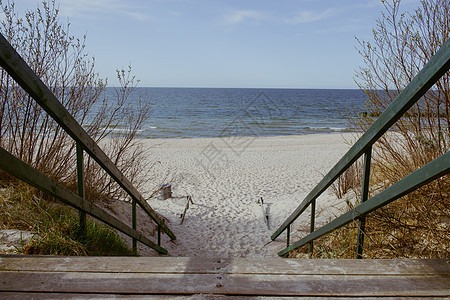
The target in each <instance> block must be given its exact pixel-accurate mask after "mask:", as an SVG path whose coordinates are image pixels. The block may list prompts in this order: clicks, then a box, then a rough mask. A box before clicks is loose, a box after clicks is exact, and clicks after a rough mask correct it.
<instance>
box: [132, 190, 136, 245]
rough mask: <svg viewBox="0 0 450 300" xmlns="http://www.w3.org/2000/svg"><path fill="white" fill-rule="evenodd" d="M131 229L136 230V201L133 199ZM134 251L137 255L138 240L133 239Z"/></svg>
mask: <svg viewBox="0 0 450 300" xmlns="http://www.w3.org/2000/svg"><path fill="white" fill-rule="evenodd" d="M131 228H133V229H134V230H136V199H135V198H134V197H131ZM133 251H134V252H135V253H137V240H136V239H135V238H133Z"/></svg>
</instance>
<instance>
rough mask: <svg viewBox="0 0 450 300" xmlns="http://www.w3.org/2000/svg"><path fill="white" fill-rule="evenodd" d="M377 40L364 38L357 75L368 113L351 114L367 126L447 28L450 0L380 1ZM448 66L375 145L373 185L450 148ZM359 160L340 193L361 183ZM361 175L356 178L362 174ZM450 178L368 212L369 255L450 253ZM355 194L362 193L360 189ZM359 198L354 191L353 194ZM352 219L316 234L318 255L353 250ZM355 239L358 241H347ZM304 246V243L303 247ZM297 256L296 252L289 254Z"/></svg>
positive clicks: (356, 123) (385, 183) (381, 185)
mask: <svg viewBox="0 0 450 300" xmlns="http://www.w3.org/2000/svg"><path fill="white" fill-rule="evenodd" d="M382 2H383V5H384V11H383V13H382V16H381V18H379V19H378V20H377V22H376V26H375V28H374V30H373V40H372V41H363V40H358V42H359V52H360V54H361V55H362V57H363V59H364V64H365V66H364V67H362V68H360V70H359V72H358V74H357V76H356V81H357V83H358V85H359V87H360V88H361V89H362V90H363V91H364V92H365V93H366V96H367V97H366V111H367V112H366V113H365V114H362V115H359V116H357V117H356V118H353V119H351V120H350V121H351V122H352V127H353V128H355V129H357V130H358V131H359V132H365V131H366V130H367V129H368V128H369V127H370V126H371V125H372V123H373V121H374V118H375V117H378V116H379V115H380V114H381V113H382V112H383V111H384V110H385V109H386V108H387V107H388V105H389V104H390V103H391V102H392V101H393V100H394V99H395V98H396V97H397V95H398V94H399V93H400V92H401V91H402V90H403V89H404V88H405V87H406V86H407V85H408V84H409V82H410V81H411V80H412V79H413V78H414V77H415V76H416V75H417V73H418V72H419V71H420V70H421V69H422V68H423V66H425V64H426V63H427V62H428V61H429V60H430V58H431V57H432V56H433V55H434V54H435V53H436V52H437V50H438V49H439V48H440V46H441V45H442V44H443V43H444V42H445V41H446V40H448V38H449V36H450V2H449V1H447V0H423V1H421V2H420V6H419V7H418V8H417V9H416V10H414V11H412V12H409V13H408V12H405V13H401V7H400V4H401V1H400V0H387V1H382ZM449 80H450V72H447V73H446V74H445V75H444V76H443V77H442V78H441V79H439V81H438V82H437V83H436V84H435V85H434V86H433V87H432V88H431V89H430V90H429V91H428V92H427V93H426V94H425V95H424V96H423V97H422V98H421V99H420V100H419V101H418V102H417V104H415V105H414V106H413V107H412V108H411V109H410V110H409V111H408V112H407V113H405V115H404V116H403V117H402V118H401V119H400V120H399V121H398V122H396V123H395V124H394V125H393V127H392V128H391V130H390V131H389V132H387V133H386V134H384V135H383V136H382V137H381V138H380V139H379V141H378V142H377V143H376V144H375V145H374V147H373V155H372V170H371V178H370V184H371V193H372V194H374V193H375V192H376V191H381V190H384V189H386V188H388V187H390V186H392V185H393V184H394V183H396V182H398V181H399V180H401V179H402V178H404V177H405V176H407V175H409V174H411V173H412V172H414V171H416V170H417V169H419V168H421V167H423V166H424V165H426V164H427V163H429V162H431V161H432V160H434V159H436V158H438V157H439V156H441V155H443V154H444V153H446V152H448V151H449V142H450V115H449V109H450V84H449ZM357 168H358V167H357V166H354V167H352V168H350V169H349V170H348V171H347V172H345V173H344V174H343V175H342V176H341V177H340V178H339V179H338V180H337V182H336V183H335V184H334V185H333V189H334V193H335V194H336V196H337V197H339V198H342V197H344V195H346V194H348V191H354V190H355V189H356V190H359V189H360V184H361V182H360V181H358V180H356V179H355V178H356V177H355V173H360V172H361V171H360V170H359V171H356V170H357ZM361 177H362V176H361V175H357V178H361ZM449 195H450V180H449V176H448V175H447V176H444V177H442V178H441V179H439V180H435V181H433V182H431V183H429V184H427V185H426V186H424V187H422V188H420V189H418V190H416V191H415V192H413V193H411V194H409V195H407V196H405V197H402V198H401V199H398V200H396V201H394V202H392V203H391V204H389V205H387V206H385V207H384V208H382V209H379V210H377V211H375V212H373V213H371V214H370V215H369V216H368V217H367V220H366V229H365V234H366V238H365V244H364V255H363V256H364V257H369V258H390V257H423V258H429V257H444V258H445V257H448V256H449V254H450V249H449V246H448V245H450V237H449V235H448V230H449V226H450V209H449V208H450V202H449V199H450V197H449ZM355 196H356V198H358V194H357V193H355ZM354 202H355V203H358V202H359V201H357V199H356V200H355V201H354ZM356 224H357V223H355V222H353V223H352V224H349V225H347V226H345V227H343V228H341V229H338V230H336V231H335V232H333V233H331V234H329V235H326V236H324V237H322V238H321V239H319V240H318V241H317V242H316V243H315V245H316V249H318V250H317V251H316V253H315V254H314V257H336V258H337V257H341V258H347V257H354V255H355V249H356V228H357V225H356ZM349 240H353V241H354V242H353V247H349V242H348V241H349ZM303 251H305V250H304V249H303ZM292 255H294V256H295V254H292Z"/></svg>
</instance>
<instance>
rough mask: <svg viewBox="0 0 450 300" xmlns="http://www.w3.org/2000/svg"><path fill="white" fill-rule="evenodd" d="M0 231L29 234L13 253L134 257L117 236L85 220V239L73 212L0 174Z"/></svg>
mask: <svg viewBox="0 0 450 300" xmlns="http://www.w3.org/2000/svg"><path fill="white" fill-rule="evenodd" d="M0 175H1V177H2V179H0V229H18V230H26V231H31V232H32V233H33V234H34V237H33V238H32V239H31V240H30V241H29V242H28V243H26V244H25V245H18V246H17V247H16V253H22V254H40V255H135V254H134V252H133V250H131V249H130V248H129V247H128V246H127V245H126V244H125V242H124V241H123V240H122V239H121V238H120V237H119V236H118V235H117V233H116V232H115V231H114V230H112V229H110V228H109V227H107V226H106V225H103V224H99V223H97V222H94V221H93V220H91V219H89V218H88V222H87V228H86V235H84V234H82V233H81V231H80V227H79V221H78V220H79V219H78V213H77V211H76V210H74V209H72V208H70V207H68V206H65V205H62V204H59V203H58V202H55V201H52V200H51V199H49V198H48V197H45V196H44V195H42V194H41V192H39V191H37V190H35V189H34V188H31V187H30V186H28V185H26V184H23V183H20V182H17V181H15V180H11V179H10V178H9V179H8V178H5V177H7V176H5V175H4V173H2V174H0Z"/></svg>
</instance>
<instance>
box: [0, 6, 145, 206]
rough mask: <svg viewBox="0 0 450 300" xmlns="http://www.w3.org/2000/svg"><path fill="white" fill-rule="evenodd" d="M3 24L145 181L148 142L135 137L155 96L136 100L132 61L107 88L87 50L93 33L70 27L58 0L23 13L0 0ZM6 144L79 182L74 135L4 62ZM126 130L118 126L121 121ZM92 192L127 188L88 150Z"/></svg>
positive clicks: (96, 134)
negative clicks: (61, 14) (73, 30)
mask: <svg viewBox="0 0 450 300" xmlns="http://www.w3.org/2000/svg"><path fill="white" fill-rule="evenodd" d="M0 6H1V8H2V11H3V13H4V18H3V19H2V22H1V25H0V28H1V32H2V34H3V35H4V36H5V38H6V39H7V40H8V41H9V42H10V43H11V44H12V46H13V47H14V48H15V49H16V51H17V52H18V53H19V54H20V55H21V56H22V57H23V58H24V60H25V61H26V62H27V63H28V64H29V65H30V67H31V68H32V69H33V71H34V72H35V73H36V74H37V75H38V76H39V77H40V78H41V80H42V81H43V82H44V83H45V84H46V85H47V87H48V88H49V89H50V90H51V91H52V92H53V93H54V95H55V96H56V98H57V99H59V101H61V103H62V104H63V105H64V106H65V107H66V109H67V110H68V111H69V113H70V114H72V116H74V118H75V119H76V120H77V121H78V122H79V123H80V124H81V125H82V126H83V127H84V128H85V130H86V131H87V132H88V134H89V135H90V136H91V137H93V139H94V140H95V141H96V142H97V143H99V144H100V145H101V147H102V148H103V149H104V151H105V152H106V154H107V155H108V156H109V157H110V158H111V159H112V161H113V162H114V163H115V164H116V165H117V166H118V168H119V169H120V170H121V171H122V173H123V174H124V175H125V176H126V177H127V178H129V179H130V180H131V181H132V182H133V183H134V184H135V185H137V186H138V188H139V185H140V183H141V184H142V180H143V178H144V176H142V173H143V172H144V171H145V167H144V163H145V160H144V159H142V158H143V155H144V152H145V151H144V149H142V148H140V147H139V145H138V143H137V141H136V140H135V139H134V137H135V136H136V134H137V132H138V131H139V129H140V128H141V126H142V123H143V121H144V120H145V119H146V118H147V117H148V116H149V107H150V106H149V97H146V96H143V97H141V98H140V101H139V102H137V104H135V105H136V106H137V107H132V106H131V104H130V103H129V101H130V98H131V97H134V95H133V94H134V93H136V86H137V83H138V81H137V80H136V79H135V77H134V76H132V75H131V68H129V69H128V70H119V71H118V72H117V77H118V80H119V86H120V87H119V88H116V89H115V93H116V94H115V95H114V96H111V95H109V94H108V93H107V90H106V84H107V81H106V80H104V79H102V78H100V77H99V75H98V74H97V73H95V70H94V66H95V60H94V58H91V57H89V55H88V54H87V53H86V51H85V40H86V36H84V37H82V38H77V37H75V36H72V35H71V34H70V26H69V25H63V24H61V23H60V22H59V18H58V13H59V12H58V9H57V7H56V5H55V2H54V1H52V2H51V3H50V4H48V3H46V2H43V3H42V5H40V6H39V7H38V8H37V9H36V11H27V12H26V14H25V16H24V17H20V16H19V15H18V14H17V13H16V12H15V10H14V4H13V3H11V2H9V1H8V2H6V3H4V2H2V1H0ZM0 92H1V93H0V98H1V101H0V146H1V147H3V148H5V149H6V150H7V151H9V152H10V153H12V154H14V155H15V156H17V157H18V158H20V159H21V160H23V161H25V162H26V163H28V164H30V165H32V166H33V167H35V168H37V169H39V170H40V171H42V172H43V173H45V174H47V175H49V176H50V177H52V178H53V179H55V180H57V181H59V182H60V183H62V184H64V185H66V186H69V187H71V188H72V189H73V190H75V187H76V178H75V175H74V174H75V142H74V141H73V140H72V139H71V138H70V137H69V136H68V135H67V134H66V133H65V132H64V131H63V130H62V129H61V128H60V127H59V126H58V125H57V124H56V122H54V121H53V120H52V119H51V117H50V116H48V115H47V113H46V112H44V111H43V110H42V108H41V107H40V106H39V105H38V104H36V103H35V101H34V100H33V99H32V98H31V97H30V96H29V95H28V94H26V92H25V91H23V90H22V88H21V87H20V86H19V85H18V84H17V83H16V82H15V81H14V80H13V79H11V78H10V77H9V76H8V74H7V73H6V71H5V70H3V69H0ZM118 128H120V129H121V131H120V132H119V133H117V129H118ZM85 166H86V170H85V174H86V183H85V184H86V196H87V197H88V198H89V199H91V200H95V201H99V200H106V199H118V198H122V199H123V197H124V196H125V195H124V194H123V192H122V191H121V190H120V189H119V188H118V186H117V185H116V184H114V183H112V182H111V179H110V178H109V176H107V175H106V174H105V173H104V172H103V171H100V170H99V166H97V164H96V163H94V162H93V160H92V159H90V158H86V163H85Z"/></svg>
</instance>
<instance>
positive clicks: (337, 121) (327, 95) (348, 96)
mask: <svg viewBox="0 0 450 300" xmlns="http://www.w3.org/2000/svg"><path fill="white" fill-rule="evenodd" d="M112 89H113V88H107V93H108V94H112V92H113V90H112ZM140 96H144V97H150V103H151V114H150V117H149V118H148V119H146V120H145V121H144V124H143V127H142V128H141V130H140V131H139V132H138V135H137V137H138V138H149V139H151V138H196V137H222V136H280V135H302V134H321V133H332V132H345V131H351V130H352V128H351V127H350V124H349V121H348V118H349V117H353V116H355V115H356V114H360V113H362V112H363V111H364V98H365V94H364V93H363V92H362V91H360V90H357V89H259V88H162V87H156V88H155V87H152V88H137V89H136V90H135V91H134V92H133V93H132V94H131V95H130V97H129V99H128V101H130V102H131V103H132V104H133V103H134V104H136V103H137V102H138V101H139V97H140ZM116 130H119V131H120V128H116Z"/></svg>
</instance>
